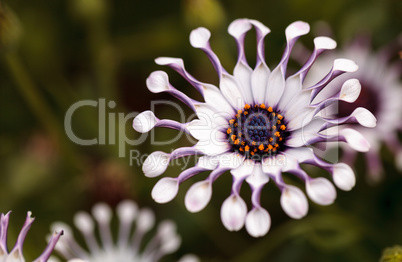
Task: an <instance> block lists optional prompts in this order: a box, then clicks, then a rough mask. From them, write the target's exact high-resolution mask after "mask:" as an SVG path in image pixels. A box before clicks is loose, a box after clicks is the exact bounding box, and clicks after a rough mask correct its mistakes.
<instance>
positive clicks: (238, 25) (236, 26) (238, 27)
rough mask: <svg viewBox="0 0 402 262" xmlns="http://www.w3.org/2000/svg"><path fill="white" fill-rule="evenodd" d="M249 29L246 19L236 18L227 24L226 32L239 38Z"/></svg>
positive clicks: (249, 25)
mask: <svg viewBox="0 0 402 262" xmlns="http://www.w3.org/2000/svg"><path fill="white" fill-rule="evenodd" d="M250 29H251V23H250V21H249V20H248V19H236V20H235V21H233V22H232V23H231V24H230V25H229V28H228V32H229V34H230V35H232V36H234V37H235V38H239V37H240V36H242V35H243V34H244V33H246V32H247V31H249V30H250Z"/></svg>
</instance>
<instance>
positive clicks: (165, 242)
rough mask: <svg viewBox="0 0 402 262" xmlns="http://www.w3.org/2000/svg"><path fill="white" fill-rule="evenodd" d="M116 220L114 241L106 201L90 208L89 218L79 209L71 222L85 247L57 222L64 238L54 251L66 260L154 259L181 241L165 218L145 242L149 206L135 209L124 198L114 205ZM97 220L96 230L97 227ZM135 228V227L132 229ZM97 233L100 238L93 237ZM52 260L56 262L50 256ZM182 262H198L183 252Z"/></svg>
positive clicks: (126, 261)
mask: <svg viewBox="0 0 402 262" xmlns="http://www.w3.org/2000/svg"><path fill="white" fill-rule="evenodd" d="M116 212H117V217H118V220H119V228H118V234H117V238H116V239H115V240H114V237H113V233H112V231H113V230H112V228H111V223H112V218H113V211H112V210H111V208H110V206H108V205H107V204H105V203H98V204H96V205H95V206H94V207H93V209H92V217H91V215H90V214H88V213H86V212H83V211H81V212H78V213H77V214H76V215H75V217H74V224H75V226H76V227H77V228H78V230H79V231H80V232H81V233H82V235H83V237H84V240H85V243H86V246H87V248H86V249H85V248H82V247H81V246H80V245H79V244H78V242H77V241H76V240H75V238H74V236H73V231H72V230H71V228H70V227H69V226H68V225H66V224H65V223H62V222H56V223H54V224H53V225H52V228H53V229H55V228H57V229H59V228H63V229H64V233H65V235H64V237H63V238H62V239H61V240H60V241H59V242H58V243H57V245H56V248H55V249H56V251H58V252H59V253H60V255H61V256H63V257H64V258H65V259H67V260H68V261H69V262H79V261H85V262H116V261H119V262H155V261H159V260H160V259H161V258H162V257H164V256H165V255H168V254H171V253H173V252H175V251H176V250H177V249H178V248H179V247H180V244H181V238H180V236H179V235H178V234H177V232H176V225H175V224H174V223H173V222H171V221H168V220H165V221H162V222H161V223H159V225H158V228H157V232H156V234H155V235H154V236H153V237H152V238H151V240H150V241H149V242H148V243H144V241H143V238H144V236H145V235H146V234H147V233H148V232H149V231H150V230H151V229H152V228H153V227H154V225H155V216H154V213H153V212H152V211H151V210H150V209H148V208H143V209H140V210H139V209H138V207H137V204H136V203H135V202H133V201H131V200H125V201H123V202H121V203H119V204H118V206H117V208H116ZM94 219H95V221H96V223H97V226H98V230H96V229H95V228H96V225H95V222H94ZM134 228H135V229H134ZM96 231H98V232H99V235H100V241H98V240H97V239H98V237H97V236H96V233H95V232H96ZM53 261H58V260H57V259H56V258H53ZM180 261H181V262H197V261H198V258H197V257H195V256H194V255H186V256H184V257H183V258H182V259H181V260H180Z"/></svg>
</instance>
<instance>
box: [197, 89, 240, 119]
mask: <svg viewBox="0 0 402 262" xmlns="http://www.w3.org/2000/svg"><path fill="white" fill-rule="evenodd" d="M203 90H204V99H205V102H206V103H207V104H208V105H210V106H212V107H214V108H216V109H219V111H220V112H224V113H228V114H230V115H232V114H233V113H234V112H235V111H234V109H233V108H232V106H231V105H230V104H229V102H228V101H227V100H226V98H225V97H224V96H223V95H222V93H221V91H220V90H219V89H218V88H217V87H216V86H212V85H203Z"/></svg>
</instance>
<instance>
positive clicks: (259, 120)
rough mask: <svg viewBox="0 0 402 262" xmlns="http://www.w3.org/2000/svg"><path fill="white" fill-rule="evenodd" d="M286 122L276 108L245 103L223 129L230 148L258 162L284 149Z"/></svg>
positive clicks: (286, 133)
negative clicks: (225, 128) (226, 127)
mask: <svg viewBox="0 0 402 262" xmlns="http://www.w3.org/2000/svg"><path fill="white" fill-rule="evenodd" d="M285 123H286V122H285V119H284V117H283V116H282V115H281V114H280V113H279V111H274V110H273V109H272V108H271V107H268V108H267V107H266V106H265V105H264V104H261V105H258V104H256V105H253V106H250V105H248V104H247V105H245V106H244V109H243V110H238V111H237V114H236V115H235V117H234V118H232V119H230V120H229V128H228V129H227V130H226V133H227V138H228V141H229V143H230V144H231V146H232V151H233V152H237V153H239V154H241V155H243V156H245V157H246V158H247V159H253V160H255V161H258V162H260V161H261V160H262V159H263V158H265V157H270V156H273V155H276V154H277V153H278V152H280V151H282V150H283V149H284V148H285V145H284V142H285V140H286V138H287V137H288V136H289V132H288V131H287V130H286V125H285Z"/></svg>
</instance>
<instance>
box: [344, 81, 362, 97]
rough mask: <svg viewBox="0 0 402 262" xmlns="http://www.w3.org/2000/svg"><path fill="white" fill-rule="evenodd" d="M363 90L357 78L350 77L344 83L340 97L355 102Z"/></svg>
mask: <svg viewBox="0 0 402 262" xmlns="http://www.w3.org/2000/svg"><path fill="white" fill-rule="evenodd" d="M360 91H361V85H360V82H359V80H357V79H349V80H347V81H346V82H345V83H344V84H343V85H342V89H341V93H340V95H339V99H340V100H343V101H346V102H349V103H353V102H355V101H356V99H357V98H358V97H359V95H360Z"/></svg>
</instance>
